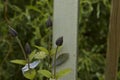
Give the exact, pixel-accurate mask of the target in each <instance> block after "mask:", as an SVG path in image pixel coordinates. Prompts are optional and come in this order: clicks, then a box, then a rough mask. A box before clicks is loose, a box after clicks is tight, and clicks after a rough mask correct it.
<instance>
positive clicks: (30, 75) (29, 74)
mask: <svg viewBox="0 0 120 80" xmlns="http://www.w3.org/2000/svg"><path fill="white" fill-rule="evenodd" d="M23 75H24V77H25V78H27V79H31V80H32V79H34V78H35V75H36V71H35V69H30V70H29V71H26V72H25V73H23Z"/></svg>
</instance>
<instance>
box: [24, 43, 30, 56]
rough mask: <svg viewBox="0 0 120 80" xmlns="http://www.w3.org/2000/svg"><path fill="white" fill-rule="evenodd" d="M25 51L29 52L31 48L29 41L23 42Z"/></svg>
mask: <svg viewBox="0 0 120 80" xmlns="http://www.w3.org/2000/svg"><path fill="white" fill-rule="evenodd" d="M25 52H26V54H30V53H31V48H30V45H29V43H26V44H25Z"/></svg>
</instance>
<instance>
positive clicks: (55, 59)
mask: <svg viewBox="0 0 120 80" xmlns="http://www.w3.org/2000/svg"><path fill="white" fill-rule="evenodd" d="M57 51H58V46H57V48H56V52H55V56H54V68H53V69H54V79H55V80H56V56H57Z"/></svg>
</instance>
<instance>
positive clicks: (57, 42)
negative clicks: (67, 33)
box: [56, 36, 63, 46]
mask: <svg viewBox="0 0 120 80" xmlns="http://www.w3.org/2000/svg"><path fill="white" fill-rule="evenodd" d="M62 44H63V36H62V37H59V38H58V39H57V40H56V45H57V46H61V45H62Z"/></svg>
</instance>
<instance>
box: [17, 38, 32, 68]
mask: <svg viewBox="0 0 120 80" xmlns="http://www.w3.org/2000/svg"><path fill="white" fill-rule="evenodd" d="M16 40H17V42H18V44H19V46H20V48H21V50H22V53H23V55H24V58H25V60H26V61H27V63H28V68H29V70H30V63H29V57H28V55H27V56H26V53H25V50H24V48H23V46H22V43H21V41H20V39H19V38H18V37H16Z"/></svg>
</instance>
